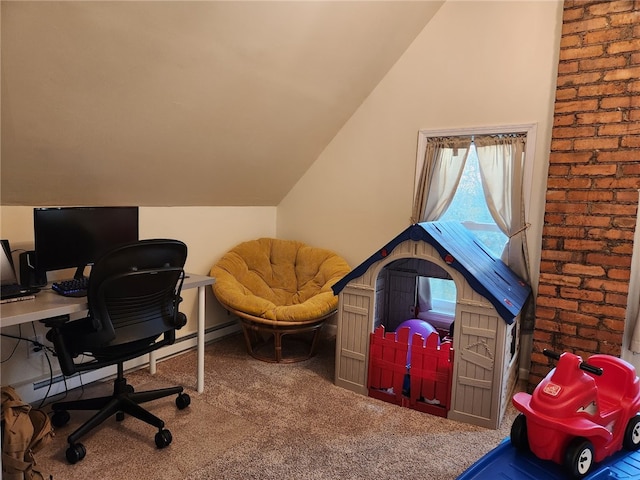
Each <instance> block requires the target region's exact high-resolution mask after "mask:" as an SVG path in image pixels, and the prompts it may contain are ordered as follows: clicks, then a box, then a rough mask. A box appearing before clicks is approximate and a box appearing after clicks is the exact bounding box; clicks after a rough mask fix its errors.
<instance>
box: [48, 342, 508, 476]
mask: <svg viewBox="0 0 640 480" xmlns="http://www.w3.org/2000/svg"><path fill="white" fill-rule="evenodd" d="M334 349H335V339H334V338H324V339H323V340H322V343H321V344H320V347H319V352H318V355H317V356H316V357H314V358H313V359H311V360H308V361H306V362H301V363H297V364H270V363H264V362H260V361H258V360H255V359H253V358H252V357H249V356H248V355H247V354H246V352H245V350H244V344H243V341H242V337H240V336H233V337H228V338H225V339H223V340H221V341H219V342H216V343H213V344H209V345H207V347H206V353H205V354H206V367H205V391H204V393H202V394H197V393H196V392H195V391H194V388H195V383H196V378H195V372H196V353H195V351H192V352H188V353H185V354H183V355H180V356H177V357H175V358H172V359H170V360H167V361H164V362H161V363H159V364H158V373H157V374H156V375H155V376H151V375H150V374H148V373H147V372H146V371H144V370H141V371H137V372H133V373H130V374H129V375H128V376H127V378H128V380H129V382H130V383H131V384H132V385H133V386H134V387H135V388H136V390H144V389H149V388H156V387H163V386H168V385H173V384H182V385H184V386H185V387H186V388H187V392H188V393H189V394H190V396H191V399H192V401H191V406H190V407H189V408H187V409H186V410H182V411H180V410H178V409H177V408H176V407H175V403H174V401H175V397H169V398H166V399H161V400H156V401H154V402H151V403H148V404H146V407H147V408H149V409H150V410H151V411H152V412H153V413H155V414H156V415H158V416H159V417H161V418H162V419H163V420H164V421H165V423H166V427H167V428H168V429H169V430H170V431H171V433H172V434H173V443H172V444H171V445H170V446H169V447H167V448H165V449H162V450H158V449H157V448H156V446H155V443H154V435H155V429H154V428H153V427H150V426H148V425H146V424H144V423H142V422H140V421H138V420H136V419H134V418H131V417H127V418H126V419H125V420H124V421H123V422H116V421H115V419H109V420H107V421H106V422H105V423H104V424H103V425H102V426H101V427H100V428H99V429H98V430H96V431H94V432H92V433H90V434H89V435H87V436H86V437H85V438H83V439H82V440H81V442H82V443H83V444H84V445H85V447H86V449H87V455H86V457H85V458H84V459H83V460H82V461H80V462H79V463H77V464H76V465H69V464H67V462H66V459H65V449H66V447H67V444H66V436H67V435H68V434H69V433H71V431H72V430H73V429H75V428H77V426H78V425H79V424H80V422H81V421H82V420H83V419H85V418H87V415H88V414H87V413H81V412H71V415H72V417H71V421H70V422H69V424H67V425H66V426H64V427H62V428H60V429H57V430H56V438H55V439H54V441H53V443H51V444H50V445H49V446H47V448H45V450H43V451H42V452H39V454H38V455H37V460H38V463H39V465H40V466H41V467H43V468H44V469H46V470H47V471H49V472H50V473H52V474H53V475H54V479H56V480H76V479H77V480H86V479H111V480H117V479H135V480H145V479H154V480H163V479H167V480H168V479H187V480H204V479H209V480H213V479H216V480H217V479H414V478H415V479H426V480H438V479H443V480H445V479H455V478H456V477H457V476H458V475H460V473H462V472H463V471H464V470H465V469H466V468H468V467H469V466H470V465H471V464H472V463H473V462H474V461H475V460H477V459H478V458H480V457H481V456H482V455H484V454H485V453H486V452H488V451H489V450H491V449H492V448H494V447H495V446H497V445H498V443H500V441H501V440H502V439H503V438H505V437H506V436H508V433H509V429H510V425H511V422H512V420H513V418H514V416H515V414H516V412H515V410H514V409H513V407H511V406H510V407H509V409H508V411H507V414H506V417H505V419H504V420H503V422H502V426H501V428H500V429H499V430H489V429H484V428H480V427H476V426H473V425H468V424H463V423H459V422H453V421H450V420H446V419H442V418H439V417H434V416H431V415H428V414H425V413H420V412H417V411H415V410H411V409H408V408H402V407H398V406H395V405H391V404H389V403H385V402H382V401H378V400H375V399H372V398H369V397H365V396H362V395H358V394H355V393H353V392H350V391H348V390H345V389H343V388H340V387H336V386H335V385H334V384H333V372H334ZM110 389H111V386H110V385H105V384H101V385H91V386H89V387H86V388H85V391H84V393H83V396H84V397H89V396H95V395H98V394H102V392H104V391H110ZM77 396H78V395H77V394H76V392H72V393H71V394H70V395H69V397H71V398H74V397H77Z"/></svg>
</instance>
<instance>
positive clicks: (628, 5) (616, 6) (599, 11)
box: [585, 0, 633, 16]
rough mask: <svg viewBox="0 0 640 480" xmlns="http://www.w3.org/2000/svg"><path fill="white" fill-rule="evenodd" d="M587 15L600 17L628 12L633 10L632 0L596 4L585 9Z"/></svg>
mask: <svg viewBox="0 0 640 480" xmlns="http://www.w3.org/2000/svg"><path fill="white" fill-rule="evenodd" d="M585 10H586V12H587V13H588V14H589V15H594V16H601V15H607V14H609V13H614V12H615V13H619V12H628V11H631V10H633V0H618V1H608V2H598V3H596V4H595V5H590V6H588V7H586V9H585Z"/></svg>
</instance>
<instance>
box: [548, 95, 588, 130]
mask: <svg viewBox="0 0 640 480" xmlns="http://www.w3.org/2000/svg"><path fill="white" fill-rule="evenodd" d="M597 109H598V100H597V99H595V98H593V99H589V100H575V101H564V102H556V105H555V112H556V113H569V112H593V111H596V110H597ZM566 130H569V129H566ZM582 130H583V131H584V132H585V133H583V134H582V135H555V129H554V138H557V137H575V136H580V137H582V136H585V135H593V131H591V132H588V129H587V128H586V127H582Z"/></svg>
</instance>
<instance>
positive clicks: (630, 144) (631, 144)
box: [620, 136, 640, 148]
mask: <svg viewBox="0 0 640 480" xmlns="http://www.w3.org/2000/svg"><path fill="white" fill-rule="evenodd" d="M620 146H621V147H626V148H639V147H640V136H635V137H622V140H621V142H620Z"/></svg>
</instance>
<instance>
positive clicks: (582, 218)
mask: <svg viewBox="0 0 640 480" xmlns="http://www.w3.org/2000/svg"><path fill="white" fill-rule="evenodd" d="M566 224H567V225H583V226H585V227H609V226H611V219H610V218H609V217H598V216H595V215H575V216H571V217H569V218H567V221H566Z"/></svg>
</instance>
